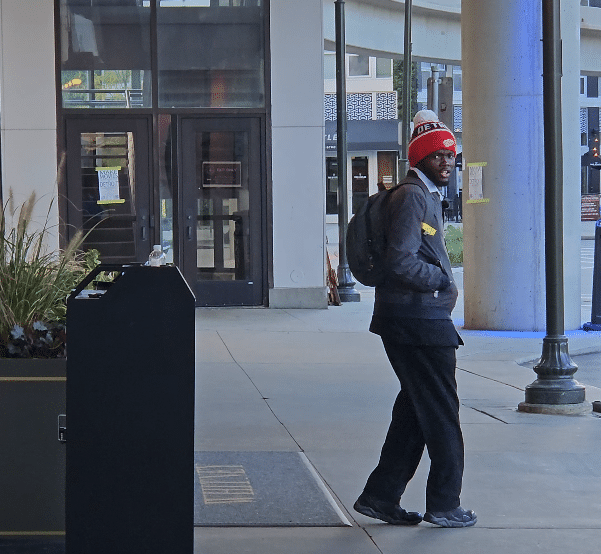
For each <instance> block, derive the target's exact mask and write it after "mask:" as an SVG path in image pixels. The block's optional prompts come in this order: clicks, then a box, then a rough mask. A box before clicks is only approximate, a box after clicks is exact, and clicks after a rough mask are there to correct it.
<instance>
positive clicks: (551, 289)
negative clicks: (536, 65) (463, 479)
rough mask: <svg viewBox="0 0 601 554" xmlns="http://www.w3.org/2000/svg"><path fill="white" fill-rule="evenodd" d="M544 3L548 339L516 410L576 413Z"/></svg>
mask: <svg viewBox="0 0 601 554" xmlns="http://www.w3.org/2000/svg"><path fill="white" fill-rule="evenodd" d="M542 1H543V10H542V12H543V124H544V143H545V277H546V287H547V290H546V307H547V314H546V323H547V329H546V333H547V334H546V336H545V338H544V339H543V349H542V355H541V358H540V360H539V362H538V363H537V364H536V365H535V366H534V371H535V372H536V374H537V376H538V379H536V381H534V382H533V383H531V384H530V385H527V386H526V394H525V402H522V403H520V404H519V406H518V410H519V411H523V412H536V413H579V412H581V411H584V410H586V409H587V406H586V404H585V403H584V398H585V389H584V387H583V386H582V385H581V384H580V383H578V382H577V381H576V380H574V373H576V371H577V370H578V366H577V365H576V364H575V363H574V362H573V361H572V359H571V358H570V354H569V352H568V339H567V337H566V336H565V334H564V293H563V148H562V127H561V32H560V22H559V14H560V0H542Z"/></svg>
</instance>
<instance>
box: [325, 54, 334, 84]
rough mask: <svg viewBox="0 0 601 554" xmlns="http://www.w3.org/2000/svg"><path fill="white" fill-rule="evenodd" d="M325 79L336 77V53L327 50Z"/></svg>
mask: <svg viewBox="0 0 601 554" xmlns="http://www.w3.org/2000/svg"><path fill="white" fill-rule="evenodd" d="M323 77H324V79H336V54H332V53H330V52H326V53H325V54H324V56H323Z"/></svg>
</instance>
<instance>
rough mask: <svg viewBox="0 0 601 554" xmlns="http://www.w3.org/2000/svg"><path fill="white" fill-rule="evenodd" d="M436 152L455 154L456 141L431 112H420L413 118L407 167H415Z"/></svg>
mask: <svg viewBox="0 0 601 554" xmlns="http://www.w3.org/2000/svg"><path fill="white" fill-rule="evenodd" d="M437 150H450V151H451V152H453V154H456V153H457V141H456V140H455V135H453V133H452V132H451V131H450V130H449V128H448V127H447V126H446V125H445V124H444V123H442V122H441V121H439V120H438V116H437V115H436V114H435V113H434V112H433V111H432V110H421V111H419V112H417V113H416V114H415V117H414V118H413V134H412V135H411V141H410V142H409V153H408V154H409V165H410V166H411V167H415V166H416V165H417V164H418V163H419V162H421V161H422V160H423V159H424V158H425V157H426V156H428V155H430V154H432V152H436V151H437Z"/></svg>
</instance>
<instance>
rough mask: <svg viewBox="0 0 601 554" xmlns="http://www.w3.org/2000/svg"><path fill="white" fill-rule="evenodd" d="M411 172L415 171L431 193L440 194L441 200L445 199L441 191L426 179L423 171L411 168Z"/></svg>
mask: <svg viewBox="0 0 601 554" xmlns="http://www.w3.org/2000/svg"><path fill="white" fill-rule="evenodd" d="M410 171H413V172H414V173H415V174H416V175H417V176H418V177H419V178H420V179H421V180H422V181H423V183H424V185H426V186H427V187H428V190H429V191H430V192H431V193H433V194H434V193H436V194H438V196H440V199H441V200H442V199H443V198H444V195H443V194H442V192H441V190H440V189H439V188H438V187H437V186H436V185H435V184H434V183H433V182H432V181H431V180H430V179H428V178H427V177H426V175H425V174H424V172H423V171H421V170H419V169H417V167H411V168H410Z"/></svg>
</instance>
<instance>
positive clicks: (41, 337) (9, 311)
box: [0, 190, 86, 358]
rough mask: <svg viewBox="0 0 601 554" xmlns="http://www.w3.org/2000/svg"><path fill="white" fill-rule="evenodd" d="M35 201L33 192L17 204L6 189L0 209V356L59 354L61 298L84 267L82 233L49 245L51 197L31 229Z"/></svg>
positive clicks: (62, 348) (61, 345) (61, 352)
mask: <svg viewBox="0 0 601 554" xmlns="http://www.w3.org/2000/svg"><path fill="white" fill-rule="evenodd" d="M35 203H36V196H35V193H33V194H32V195H31V196H30V197H29V199H28V200H27V201H25V202H24V203H23V204H22V205H21V207H20V208H19V209H16V208H15V207H14V201H13V193H12V190H11V191H10V193H9V198H8V200H7V202H6V203H5V204H4V205H3V206H2V209H1V210H0V357H21V358H29V357H46V358H49V357H62V356H64V355H65V326H64V323H65V320H66V315H67V304H66V300H67V297H68V295H69V293H70V292H71V290H72V289H73V288H74V286H75V285H76V284H77V283H78V282H79V281H80V280H81V279H82V278H83V276H84V275H85V273H86V267H85V265H84V263H83V255H82V254H81V253H80V252H79V248H80V247H81V244H82V242H83V236H82V233H81V232H78V233H76V235H75V236H74V238H73V239H72V240H71V241H70V242H69V244H68V245H67V247H66V248H65V249H64V250H59V251H48V249H47V244H48V240H49V238H50V227H49V223H48V222H49V216H50V209H51V207H52V202H51V203H50V206H49V208H48V213H47V214H46V219H45V222H44V224H43V225H42V226H41V227H40V228H37V229H33V230H32V229H31V217H32V212H33V208H34V206H35ZM17 212H18V216H17ZM15 220H16V221H15Z"/></svg>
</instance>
